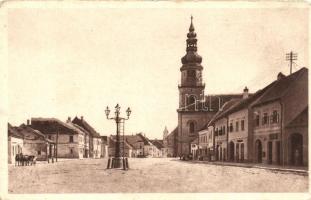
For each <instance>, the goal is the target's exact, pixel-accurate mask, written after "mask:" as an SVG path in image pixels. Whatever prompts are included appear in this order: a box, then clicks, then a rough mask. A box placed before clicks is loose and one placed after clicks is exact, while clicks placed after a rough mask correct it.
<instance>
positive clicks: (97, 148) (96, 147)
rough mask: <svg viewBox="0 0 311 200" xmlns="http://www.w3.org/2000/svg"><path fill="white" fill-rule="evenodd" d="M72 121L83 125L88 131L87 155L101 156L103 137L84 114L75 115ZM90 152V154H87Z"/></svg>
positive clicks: (91, 156)
mask: <svg viewBox="0 0 311 200" xmlns="http://www.w3.org/2000/svg"><path fill="white" fill-rule="evenodd" d="M72 123H74V124H76V125H78V126H80V127H82V128H83V129H84V130H86V132H87V133H88V135H87V137H88V138H87V139H86V140H88V141H89V143H88V149H85V150H86V152H85V154H86V156H87V157H90V158H100V156H101V137H100V134H99V133H98V132H97V131H96V130H95V129H94V128H93V127H92V126H91V125H90V124H89V123H88V122H87V121H86V120H85V119H84V117H83V116H81V117H80V118H78V117H75V118H74V119H73V120H72ZM87 153H88V154H87Z"/></svg>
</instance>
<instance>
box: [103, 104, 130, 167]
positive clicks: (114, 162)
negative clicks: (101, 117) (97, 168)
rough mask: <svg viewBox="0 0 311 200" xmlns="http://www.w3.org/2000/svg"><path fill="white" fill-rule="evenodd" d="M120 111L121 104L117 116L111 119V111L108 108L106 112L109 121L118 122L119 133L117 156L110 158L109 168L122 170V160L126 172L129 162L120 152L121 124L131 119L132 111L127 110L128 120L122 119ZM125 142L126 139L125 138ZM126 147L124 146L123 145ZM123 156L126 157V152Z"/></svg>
mask: <svg viewBox="0 0 311 200" xmlns="http://www.w3.org/2000/svg"><path fill="white" fill-rule="evenodd" d="M120 109H121V107H120V106H119V104H117V105H116V106H115V112H114V114H115V116H114V117H109V113H110V109H109V107H108V106H107V108H106V110H105V114H106V117H107V119H109V120H114V121H115V122H116V125H117V131H116V143H115V156H114V157H113V158H112V159H111V158H109V160H108V165H107V168H108V169H110V168H120V167H121V160H123V169H124V170H125V169H126V168H128V161H127V159H126V161H125V159H124V157H123V159H122V158H121V151H120V123H124V121H125V120H128V119H129V118H130V115H131V112H132V111H131V109H130V108H127V110H126V115H127V118H124V117H120ZM123 142H124V137H123ZM123 145H124V144H123ZM123 156H124V152H123Z"/></svg>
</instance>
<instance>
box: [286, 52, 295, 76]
mask: <svg viewBox="0 0 311 200" xmlns="http://www.w3.org/2000/svg"><path fill="white" fill-rule="evenodd" d="M286 60H287V61H289V65H290V74H292V67H293V61H294V60H297V53H293V51H291V52H289V53H287V54H286Z"/></svg>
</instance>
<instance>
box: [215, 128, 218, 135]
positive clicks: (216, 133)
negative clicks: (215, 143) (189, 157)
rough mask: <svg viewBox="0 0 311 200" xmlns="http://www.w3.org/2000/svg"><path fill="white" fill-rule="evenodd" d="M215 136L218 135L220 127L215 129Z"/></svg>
mask: <svg viewBox="0 0 311 200" xmlns="http://www.w3.org/2000/svg"><path fill="white" fill-rule="evenodd" d="M215 136H218V128H216V129H215Z"/></svg>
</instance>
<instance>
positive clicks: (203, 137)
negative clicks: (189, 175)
mask: <svg viewBox="0 0 311 200" xmlns="http://www.w3.org/2000/svg"><path fill="white" fill-rule="evenodd" d="M208 140H209V134H208V129H205V128H204V129H202V130H200V131H199V138H198V151H199V152H198V153H199V159H201V160H208V156H209V147H208V144H209V141H208Z"/></svg>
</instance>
